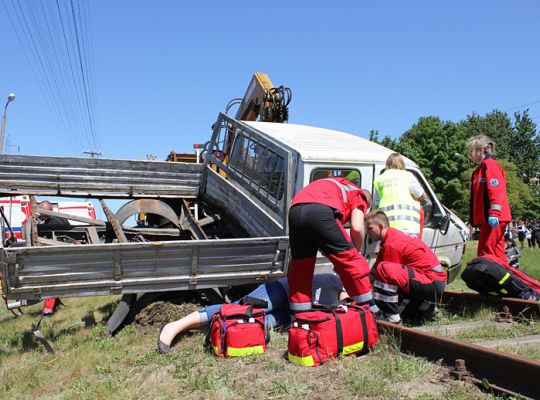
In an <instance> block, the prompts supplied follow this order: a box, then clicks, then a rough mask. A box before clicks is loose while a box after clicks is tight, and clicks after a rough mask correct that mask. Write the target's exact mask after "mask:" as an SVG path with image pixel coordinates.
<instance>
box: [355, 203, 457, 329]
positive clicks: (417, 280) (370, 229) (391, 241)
mask: <svg viewBox="0 0 540 400" xmlns="http://www.w3.org/2000/svg"><path fill="white" fill-rule="evenodd" d="M365 220H366V224H367V233H368V235H369V237H370V238H371V239H372V240H375V241H377V240H380V241H381V244H380V250H379V255H378V256H377V260H376V261H375V264H374V265H373V273H374V280H373V298H374V299H375V303H376V304H377V306H378V307H379V309H380V310H381V319H383V320H386V321H388V322H393V323H397V324H399V323H401V315H400V312H401V311H402V310H401V307H403V306H404V305H406V304H407V303H409V304H408V305H407V307H408V308H409V307H410V308H414V312H415V314H416V315H419V317H418V318H420V319H424V320H425V319H430V318H431V317H432V316H433V314H434V312H435V309H436V306H435V302H436V301H438V300H440V299H441V297H442V293H443V292H444V288H445V286H446V280H447V277H446V272H445V271H444V269H443V267H442V266H441V263H440V262H439V259H438V258H437V256H436V255H435V254H434V253H433V251H431V249H430V248H429V247H428V246H427V245H426V244H425V243H424V242H423V241H422V240H420V239H418V238H416V237H412V236H410V235H407V234H405V233H403V232H401V231H399V230H397V229H394V228H390V224H389V222H388V217H387V216H386V214H385V213H384V212H382V211H380V210H373V211H371V212H369V213H368V214H367V215H366V217H365ZM404 299H408V300H407V302H405V303H402V304H401V305H400V303H401V302H402V301H403V300H404ZM428 315H429V317H428Z"/></svg>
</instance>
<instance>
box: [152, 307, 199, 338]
mask: <svg viewBox="0 0 540 400" xmlns="http://www.w3.org/2000/svg"><path fill="white" fill-rule="evenodd" d="M202 328H203V323H202V320H201V314H200V313H199V312H198V311H194V312H192V313H191V314H188V315H186V316H185V317H183V318H180V319H179V320H178V321H174V322H169V323H168V324H167V325H165V327H164V328H163V330H162V331H161V335H160V336H159V340H160V341H161V342H162V343H163V344H165V345H167V346H170V345H171V343H172V341H173V339H174V338H175V337H176V335H178V334H180V333H182V332H184V331H188V330H190V329H202Z"/></svg>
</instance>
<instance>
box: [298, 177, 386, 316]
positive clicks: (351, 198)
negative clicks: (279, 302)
mask: <svg viewBox="0 0 540 400" xmlns="http://www.w3.org/2000/svg"><path fill="white" fill-rule="evenodd" d="M370 203H371V195H370V194H369V192H367V191H363V190H362V189H360V188H359V187H358V186H356V185H354V184H352V183H351V182H350V181H349V180H347V179H345V178H337V177H336V178H325V179H319V180H316V181H314V182H312V183H310V184H309V185H308V186H306V187H305V188H303V189H302V190H301V191H300V192H299V193H298V194H297V195H296V196H295V197H294V199H293V201H292V203H291V208H290V210H289V239H290V246H291V255H292V259H291V264H290V269H289V273H288V279H289V299H290V309H291V311H292V312H293V313H294V312H299V311H305V310H310V309H311V305H312V298H311V295H312V293H311V290H312V285H313V273H314V270H315V261H316V258H317V250H320V251H321V252H322V253H323V254H324V255H325V256H326V257H327V258H328V259H329V260H330V261H331V262H332V264H333V265H334V269H335V270H336V272H337V273H338V275H339V276H340V278H341V281H342V282H343V285H344V286H345V289H346V291H347V292H348V294H349V296H350V297H351V298H352V299H354V300H355V301H356V302H357V303H359V304H370V306H371V310H372V311H373V312H377V311H378V309H377V307H376V306H375V305H374V303H373V293H372V292H371V283H370V282H369V272H370V268H369V264H368V263H367V261H366V259H365V258H364V257H363V256H362V255H361V254H360V253H359V252H360V249H361V247H362V245H363V243H364V236H365V228H364V214H365V213H366V212H367V210H368V208H369V206H370ZM347 222H350V235H349V234H348V233H347V231H346V230H345V228H344V227H343V225H344V224H346V223H347Z"/></svg>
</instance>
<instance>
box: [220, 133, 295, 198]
mask: <svg viewBox="0 0 540 400" xmlns="http://www.w3.org/2000/svg"><path fill="white" fill-rule="evenodd" d="M230 166H231V167H232V168H234V169H235V170H236V171H237V172H239V173H240V174H241V175H242V177H243V178H244V179H245V180H246V181H248V182H250V184H251V185H252V186H253V187H255V188H256V189H257V190H259V191H260V192H262V193H263V194H264V195H265V196H270V197H271V198H273V199H275V200H276V201H277V200H280V199H281V198H282V197H283V188H284V185H285V182H284V179H285V160H284V159H283V157H282V156H281V155H279V154H277V153H276V152H275V151H273V150H272V149H271V148H269V147H267V146H265V145H264V144H262V143H257V142H254V141H253V140H251V139H249V138H247V137H245V136H244V135H238V136H237V137H236V140H235V141H234V147H233V150H232V153H231V161H230Z"/></svg>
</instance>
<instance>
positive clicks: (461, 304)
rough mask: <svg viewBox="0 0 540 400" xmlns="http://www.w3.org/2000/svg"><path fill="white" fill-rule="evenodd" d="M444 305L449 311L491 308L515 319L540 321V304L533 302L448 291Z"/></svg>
mask: <svg viewBox="0 0 540 400" xmlns="http://www.w3.org/2000/svg"><path fill="white" fill-rule="evenodd" d="M442 304H443V305H444V307H445V308H449V309H453V308H459V309H463V308H479V307H481V306H490V307H493V308H496V309H497V310H499V311H505V310H507V312H510V313H511V314H512V315H513V316H514V317H522V318H530V319H540V302H538V301H532V300H522V299H512V298H509V297H502V298H501V297H495V296H484V295H481V294H478V293H471V292H457V291H451V290H447V291H445V292H444V294H443V298H442Z"/></svg>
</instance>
